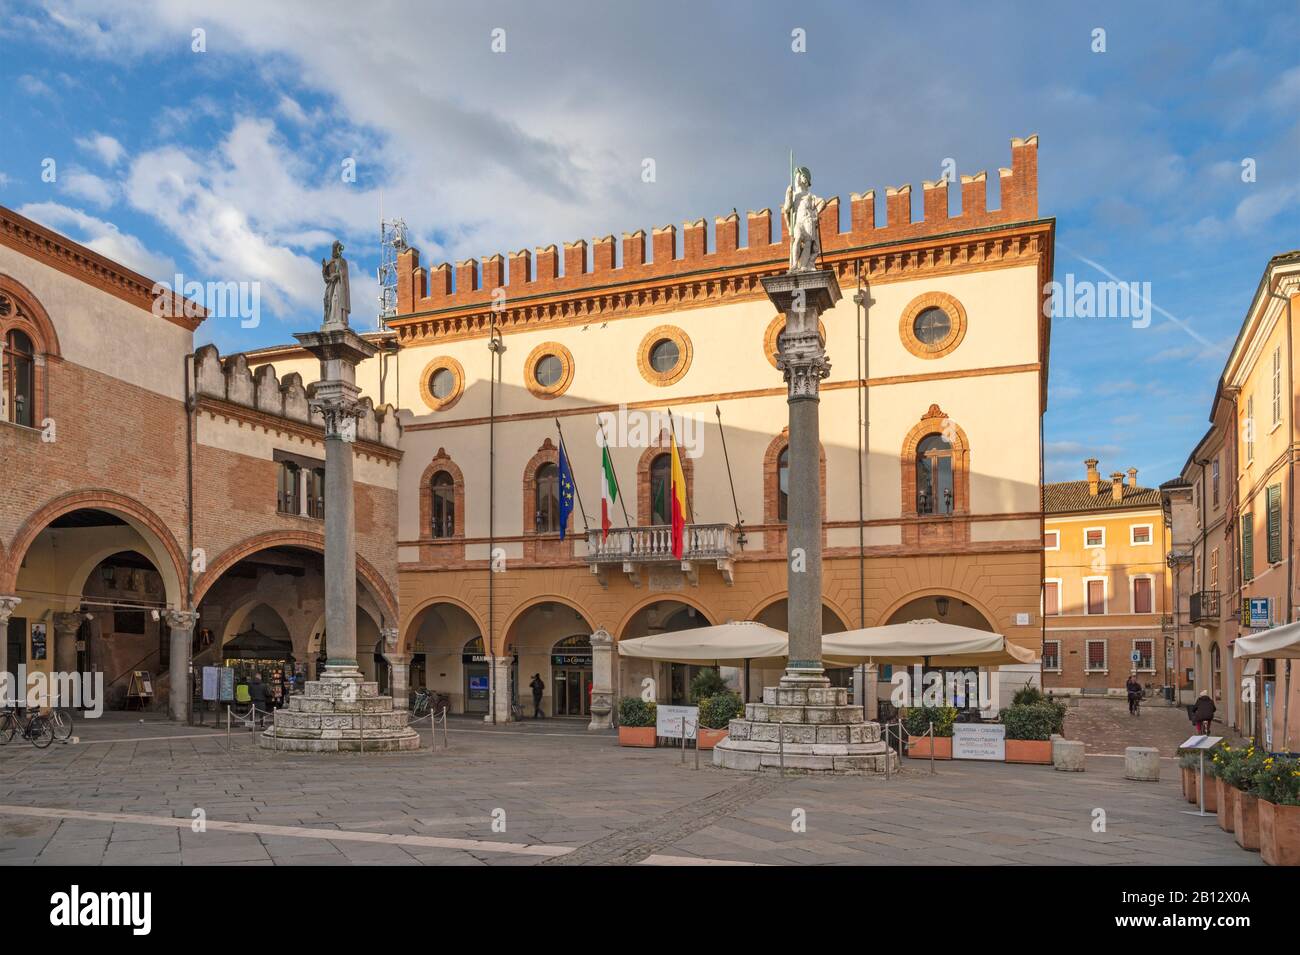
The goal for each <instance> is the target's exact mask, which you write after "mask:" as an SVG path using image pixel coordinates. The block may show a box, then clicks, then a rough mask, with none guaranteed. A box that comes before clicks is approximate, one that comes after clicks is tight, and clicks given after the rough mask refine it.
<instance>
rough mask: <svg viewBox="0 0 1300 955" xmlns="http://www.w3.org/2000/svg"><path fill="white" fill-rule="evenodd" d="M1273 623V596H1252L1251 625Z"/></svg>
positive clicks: (1258, 625)
mask: <svg viewBox="0 0 1300 955" xmlns="http://www.w3.org/2000/svg"><path fill="white" fill-rule="evenodd" d="M1272 623H1273V598H1272V597H1251V598H1250V625H1251V626H1252V627H1269V626H1271V625H1272Z"/></svg>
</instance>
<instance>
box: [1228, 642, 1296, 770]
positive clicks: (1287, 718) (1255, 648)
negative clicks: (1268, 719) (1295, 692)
mask: <svg viewBox="0 0 1300 955" xmlns="http://www.w3.org/2000/svg"><path fill="white" fill-rule="evenodd" d="M1232 655H1233V657H1234V658H1235V659H1238V660H1264V659H1273V660H1286V661H1287V664H1286V680H1285V681H1284V689H1283V692H1282V748H1283V749H1285V750H1287V751H1290V749H1291V661H1292V660H1300V621H1298V622H1296V623H1284V624H1282V626H1280V627H1273V628H1272V629H1271V630H1262V631H1260V632H1259V633H1252V634H1251V635H1250V636H1248V637H1238V638H1237V639H1236V641H1235V642H1234V643H1233V645H1232Z"/></svg>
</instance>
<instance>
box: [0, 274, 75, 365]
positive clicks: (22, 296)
mask: <svg viewBox="0 0 1300 955" xmlns="http://www.w3.org/2000/svg"><path fill="white" fill-rule="evenodd" d="M0 295H8V296H9V297H10V298H12V299H14V300H15V301H16V302H17V303H18V304H19V305H21V306H22V313H23V314H21V315H16V314H11V315H8V316H4V317H0V330H3V331H4V332H5V333H6V334H7V333H8V332H9V331H10V330H11V329H14V328H21V329H22V330H23V331H25V332H27V333H28V334H29V335H30V336H31V338H32V341H33V342H34V343H36V345H37V346H38V347H39V349H40V350H41V351H42V352H44V354H45V355H46V356H47V357H49V356H53V357H54V358H62V357H63V352H62V350H61V349H60V347H59V333H58V332H57V331H55V328H54V322H52V321H50V316H49V313H48V312H46V311H45V306H43V305H42V304H41V301H40V299H38V298H37V297H36V296H35V295H33V294H32V292H31V290H30V289H28V288H27V286H25V285H23V283H22V282H19V281H18V280H17V279H16V278H14V277H13V276H11V275H6V274H5V273H3V272H0Z"/></svg>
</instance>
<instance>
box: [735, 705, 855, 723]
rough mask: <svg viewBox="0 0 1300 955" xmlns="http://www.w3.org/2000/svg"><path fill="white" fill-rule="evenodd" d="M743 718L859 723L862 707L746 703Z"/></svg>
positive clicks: (786, 721) (785, 721)
mask: <svg viewBox="0 0 1300 955" xmlns="http://www.w3.org/2000/svg"><path fill="white" fill-rule="evenodd" d="M745 719H747V720H753V721H754V722H757V723H845V724H848V723H861V722H863V721H864V718H863V716H862V708H861V707H859V706H849V705H836V706H828V705H814V704H806V705H802V706H793V705H779V704H778V705H773V704H770V703H746V704H745Z"/></svg>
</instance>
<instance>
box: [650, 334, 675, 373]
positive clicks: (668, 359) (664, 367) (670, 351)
mask: <svg viewBox="0 0 1300 955" xmlns="http://www.w3.org/2000/svg"><path fill="white" fill-rule="evenodd" d="M681 357H682V353H681V349H679V348H678V347H677V343H676V342H675V341H673V340H672V339H670V338H664V339H661V340H660V341H657V342H655V344H654V346H653V347H652V348H651V349H650V367H651V368H653V369H654V370H655V371H659V372H669V371H672V370H673V369H674V368H676V367H677V363H678V362H679V361H681Z"/></svg>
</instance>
